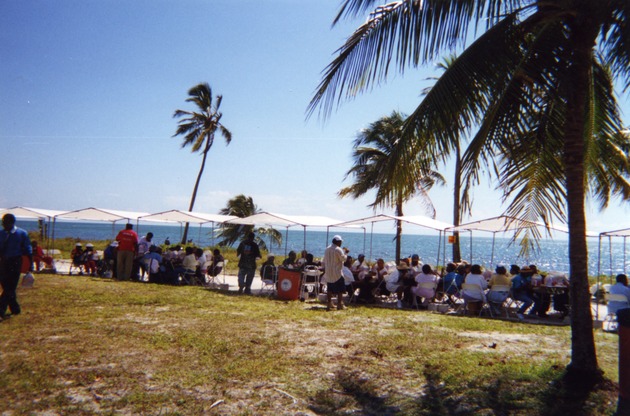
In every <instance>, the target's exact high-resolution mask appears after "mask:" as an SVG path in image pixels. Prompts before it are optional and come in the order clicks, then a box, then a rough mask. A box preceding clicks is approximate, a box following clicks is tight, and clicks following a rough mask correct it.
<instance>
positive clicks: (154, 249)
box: [149, 244, 158, 253]
mask: <svg viewBox="0 0 630 416" xmlns="http://www.w3.org/2000/svg"><path fill="white" fill-rule="evenodd" d="M157 249H158V246H156V245H153V244H151V245H150V246H149V253H156V252H157Z"/></svg>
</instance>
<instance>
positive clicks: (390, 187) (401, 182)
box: [339, 111, 444, 262]
mask: <svg viewBox="0 0 630 416" xmlns="http://www.w3.org/2000/svg"><path fill="white" fill-rule="evenodd" d="M404 123H405V117H404V116H403V115H402V114H401V113H399V112H397V111H394V112H392V114H391V115H390V116H389V117H383V118H381V119H380V120H378V121H376V122H374V123H372V124H370V127H369V128H367V129H364V130H363V131H361V133H360V134H359V135H358V137H357V138H356V140H355V141H354V152H353V155H352V156H353V159H354V166H353V167H352V168H351V169H350V170H349V171H348V172H347V174H346V178H347V177H348V176H354V178H355V182H354V183H353V184H352V185H350V186H348V187H345V188H343V189H342V190H341V191H339V196H341V197H344V196H348V195H350V196H352V197H353V198H358V197H360V196H363V195H365V194H366V193H367V192H368V191H370V190H372V189H376V197H375V199H374V202H373V203H372V204H370V205H368V206H370V207H372V208H377V207H379V206H391V207H395V209H396V215H397V216H402V215H404V214H403V204H404V203H405V202H407V201H409V199H411V198H412V197H413V196H414V195H416V194H419V195H420V196H421V201H422V203H423V205H424V206H425V208H426V209H427V211H428V212H429V215H430V216H431V217H432V218H435V208H434V207H433V204H432V203H431V199H430V198H429V195H428V191H429V189H431V188H432V187H433V185H435V184H444V178H443V177H442V175H440V174H439V173H437V172H435V171H433V170H431V169H430V167H429V165H428V164H427V162H426V160H424V159H423V158H422V155H423V153H422V152H419V151H414V149H413V147H412V148H407V147H406V146H401V145H400V144H401V143H402V141H401V132H402V128H403V125H404ZM415 143H418V141H415ZM412 146H413V143H412ZM401 236H402V221H400V220H398V221H396V262H398V261H399V260H400V247H401Z"/></svg>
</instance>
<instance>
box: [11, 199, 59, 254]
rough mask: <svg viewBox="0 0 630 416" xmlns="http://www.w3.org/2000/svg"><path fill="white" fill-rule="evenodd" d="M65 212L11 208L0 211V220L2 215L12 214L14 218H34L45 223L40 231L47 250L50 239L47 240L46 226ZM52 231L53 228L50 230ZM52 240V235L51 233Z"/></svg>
mask: <svg viewBox="0 0 630 416" xmlns="http://www.w3.org/2000/svg"><path fill="white" fill-rule="evenodd" d="M65 212H66V211H58V210H54V209H42V208H29V207H13V208H4V209H1V210H0V218H1V217H2V216H4V214H13V215H15V217H16V218H36V219H37V220H41V221H45V222H44V229H43V230H41V231H42V236H43V237H45V238H46V240H47V248H49V247H48V244H50V239H48V229H47V228H48V226H49V225H50V223H51V221H54V218H55V216H57V215H61V214H63V213H65ZM51 230H54V227H52V228H51ZM53 239H54V233H53Z"/></svg>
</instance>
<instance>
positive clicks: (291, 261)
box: [282, 250, 297, 269]
mask: <svg viewBox="0 0 630 416" xmlns="http://www.w3.org/2000/svg"><path fill="white" fill-rule="evenodd" d="M296 261H297V254H296V253H295V251H293V250H291V251H289V256H288V257H287V258H286V259H284V260H283V261H282V267H286V268H287V269H293V268H295V267H296Z"/></svg>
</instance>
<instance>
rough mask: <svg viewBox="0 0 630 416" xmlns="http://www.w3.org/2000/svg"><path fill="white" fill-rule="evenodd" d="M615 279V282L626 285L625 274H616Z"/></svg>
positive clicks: (626, 277)
mask: <svg viewBox="0 0 630 416" xmlns="http://www.w3.org/2000/svg"><path fill="white" fill-rule="evenodd" d="M616 280H617V283H621V284H622V285H624V286H628V276H626V275H625V274H618V275H617V278H616Z"/></svg>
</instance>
